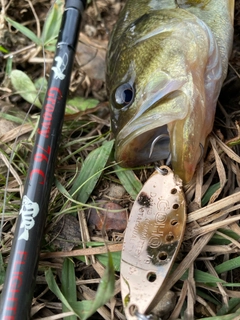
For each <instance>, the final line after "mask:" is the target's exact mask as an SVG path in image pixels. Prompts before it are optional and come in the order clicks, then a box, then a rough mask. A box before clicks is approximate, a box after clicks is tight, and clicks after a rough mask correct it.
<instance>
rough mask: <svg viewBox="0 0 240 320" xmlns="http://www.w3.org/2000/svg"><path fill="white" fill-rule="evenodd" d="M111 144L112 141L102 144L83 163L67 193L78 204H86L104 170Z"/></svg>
mask: <svg viewBox="0 0 240 320" xmlns="http://www.w3.org/2000/svg"><path fill="white" fill-rule="evenodd" d="M113 144H114V140H111V141H108V142H106V143H104V144H103V145H102V146H101V147H99V148H97V149H96V150H93V151H92V152H91V153H90V154H89V155H88V156H87V158H86V159H85V161H84V162H83V165H82V168H81V171H80V173H79V174H78V176H77V177H76V179H75V181H74V183H73V186H72V188H71V190H70V192H69V193H70V194H71V195H73V198H75V199H76V200H78V201H79V202H81V203H86V202H87V200H88V198H89V196H90V194H91V193H92V191H93V189H94V188H95V186H96V184H97V182H98V180H99V178H100V176H101V174H102V171H103V170H104V168H105V165H106V163H107V161H108V158H109V156H110V154H111V151H112V148H113Z"/></svg>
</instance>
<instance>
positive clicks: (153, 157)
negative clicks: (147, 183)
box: [115, 125, 170, 167]
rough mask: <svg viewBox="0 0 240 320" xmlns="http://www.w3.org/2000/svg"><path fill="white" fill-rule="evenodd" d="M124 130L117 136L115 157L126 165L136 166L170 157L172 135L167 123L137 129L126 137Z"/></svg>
mask: <svg viewBox="0 0 240 320" xmlns="http://www.w3.org/2000/svg"><path fill="white" fill-rule="evenodd" d="M122 135H123V132H121V131H120V132H119V135H118V136H117V138H116V152H115V159H116V161H118V162H120V164H121V165H122V166H124V167H135V166H140V165H145V164H148V163H151V162H155V161H159V160H163V159H168V158H169V156H170V137H169V133H168V129H167V125H163V126H160V127H156V128H153V126H152V125H151V126H150V128H148V126H146V127H143V128H141V129H140V130H135V131H134V132H132V133H130V134H129V135H128V136H126V137H125V138H124V139H122Z"/></svg>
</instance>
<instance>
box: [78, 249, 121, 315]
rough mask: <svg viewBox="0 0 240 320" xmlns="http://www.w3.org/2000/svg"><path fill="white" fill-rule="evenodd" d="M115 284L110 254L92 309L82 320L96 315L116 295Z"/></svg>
mask: <svg viewBox="0 0 240 320" xmlns="http://www.w3.org/2000/svg"><path fill="white" fill-rule="evenodd" d="M114 284H115V276H114V267H113V261H112V257H111V254H110V253H108V265H107V268H106V270H105V273H104V275H103V277H102V279H101V282H100V284H99V286H98V290H97V294H96V297H95V299H94V301H93V302H92V306H91V308H90V309H89V310H88V312H86V314H85V315H84V316H83V317H82V320H86V319H87V318H89V317H90V316H91V315H92V314H94V313H95V312H96V311H97V309H98V308H100V307H101V306H103V305H104V304H105V303H107V302H108V301H109V300H110V299H111V298H112V296H113V294H114Z"/></svg>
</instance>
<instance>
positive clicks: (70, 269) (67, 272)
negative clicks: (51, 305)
mask: <svg viewBox="0 0 240 320" xmlns="http://www.w3.org/2000/svg"><path fill="white" fill-rule="evenodd" d="M61 282H62V286H61V289H62V293H63V295H64V296H65V298H66V299H67V301H68V302H69V303H70V304H71V302H76V301H77V292H76V283H75V270H74V263H73V262H72V260H70V259H64V262H63V268H62V279H61ZM62 311H63V312H67V311H69V309H68V308H67V307H66V306H65V305H64V304H63V306H62ZM64 319H66V320H77V317H76V316H75V315H73V316H69V317H65V318H64Z"/></svg>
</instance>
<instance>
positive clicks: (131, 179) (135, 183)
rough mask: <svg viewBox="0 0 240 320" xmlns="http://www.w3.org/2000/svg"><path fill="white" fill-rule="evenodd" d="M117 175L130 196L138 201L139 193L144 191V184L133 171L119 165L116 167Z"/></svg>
mask: <svg viewBox="0 0 240 320" xmlns="http://www.w3.org/2000/svg"><path fill="white" fill-rule="evenodd" d="M114 168H115V173H116V175H117V176H118V179H119V180H120V181H121V183H122V185H123V187H124V188H125V190H126V191H127V192H128V193H129V194H130V196H131V197H132V198H133V199H136V197H137V195H138V193H139V192H140V190H141V189H142V183H141V182H140V180H139V179H138V178H137V176H136V175H135V173H134V172H133V171H132V170H129V169H125V168H122V167H120V166H119V165H115V166H114Z"/></svg>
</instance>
